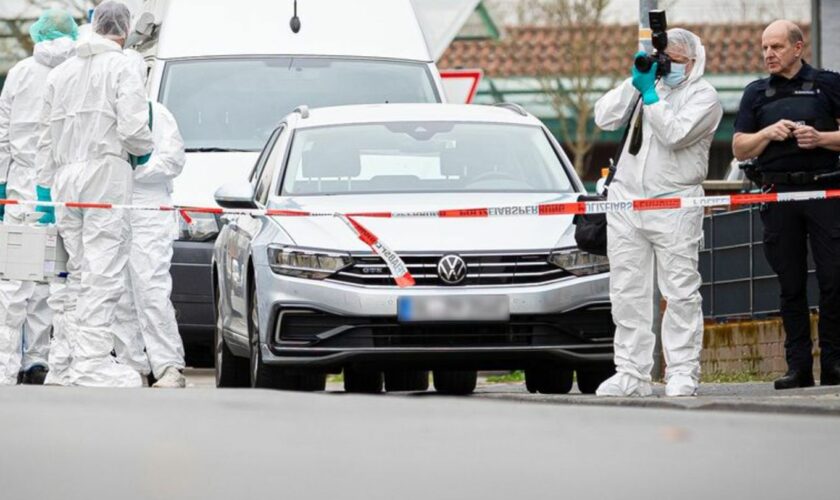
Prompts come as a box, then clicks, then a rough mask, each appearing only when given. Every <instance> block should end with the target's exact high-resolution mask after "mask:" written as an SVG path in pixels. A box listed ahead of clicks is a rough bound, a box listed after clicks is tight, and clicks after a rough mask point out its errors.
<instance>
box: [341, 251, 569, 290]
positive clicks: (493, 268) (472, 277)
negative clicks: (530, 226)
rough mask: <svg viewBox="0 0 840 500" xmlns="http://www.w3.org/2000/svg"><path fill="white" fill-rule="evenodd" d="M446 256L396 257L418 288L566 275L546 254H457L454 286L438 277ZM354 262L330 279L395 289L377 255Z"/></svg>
mask: <svg viewBox="0 0 840 500" xmlns="http://www.w3.org/2000/svg"><path fill="white" fill-rule="evenodd" d="M446 255H449V254H445V253H436V254H422V255H420V254H400V257H401V258H402V260H403V262H405V264H406V266H407V267H408V270H409V272H410V273H411V275H412V276H413V277H414V280H415V281H416V284H417V285H418V286H488V285H524V284H540V283H548V282H551V281H555V280H558V279H560V278H565V277H567V276H570V274H569V273H568V272H567V271H565V270H563V269H561V268H559V267H557V266H555V265H553V264H550V263H549V262H548V255H549V254H548V252H539V253H507V254H469V253H461V254H457V255H459V256H460V257H461V258H462V259H463V260H464V262H465V263H466V265H467V277H466V279H465V280H464V281H462V282H461V283H459V284H457V285H447V284H446V283H444V282H443V280H442V279H441V278H440V276H439V275H438V271H437V267H438V262H440V260H441V258H443V257H444V256H446ZM354 260H355V263H354V264H353V266H352V267H350V268H347V269H345V270H344V271H341V272H339V273H337V274H336V275H334V276H333V277H332V278H330V279H331V280H332V281H340V282H342V283H352V284H355V285H367V286H381V287H390V286H396V284H395V283H394V279H393V277H392V276H391V273H390V271H389V270H388V266H386V265H385V262H384V261H383V260H382V259H381V258H380V257H378V256H370V255H366V256H354Z"/></svg>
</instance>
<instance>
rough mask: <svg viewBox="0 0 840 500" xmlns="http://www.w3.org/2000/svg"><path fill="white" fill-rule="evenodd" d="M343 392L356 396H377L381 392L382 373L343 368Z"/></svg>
mask: <svg viewBox="0 0 840 500" xmlns="http://www.w3.org/2000/svg"><path fill="white" fill-rule="evenodd" d="M344 390H345V391H346V392H353V393H357V394H379V393H380V392H382V372H377V371H372V370H361V369H358V368H345V369H344Z"/></svg>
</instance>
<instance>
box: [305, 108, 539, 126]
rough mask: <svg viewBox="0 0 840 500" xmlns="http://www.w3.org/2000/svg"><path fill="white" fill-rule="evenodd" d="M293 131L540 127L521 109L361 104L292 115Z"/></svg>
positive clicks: (536, 121) (533, 118)
mask: <svg viewBox="0 0 840 500" xmlns="http://www.w3.org/2000/svg"><path fill="white" fill-rule="evenodd" d="M293 115H296V116H295V120H294V127H295V128H311V127H323V126H330V125H348V124H360V123H382V122H395V121H418V122H429V121H457V122H484V123H487V122H489V123H506V124H516V125H532V126H540V125H541V124H542V122H540V120H539V119H537V118H536V117H534V116H532V115H530V114H527V113H524V112H523V111H521V108H517V107H503V106H488V105H481V104H364V105H353V106H334V107H328V108H316V109H311V110H308V116H303V115H301V114H300V113H293Z"/></svg>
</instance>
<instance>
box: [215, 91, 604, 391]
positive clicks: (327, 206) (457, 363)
mask: <svg viewBox="0 0 840 500" xmlns="http://www.w3.org/2000/svg"><path fill="white" fill-rule="evenodd" d="M582 192H584V188H583V185H582V183H581V181H580V179H578V177H577V176H576V175H575V172H574V170H573V169H572V168H571V166H570V163H569V161H568V159H567V157H566V156H565V154H564V153H563V150H562V149H561V148H560V146H559V144H558V143H557V142H556V141H555V139H554V138H553V137H552V135H551V133H550V132H549V131H548V130H547V129H546V128H545V126H543V125H542V123H541V122H540V121H539V120H538V119H536V118H534V117H533V116H531V115H529V114H528V113H526V112H525V111H523V110H522V109H521V108H518V107H516V106H477V105H471V106H461V105H447V104H381V105H365V106H342V107H333V108H320V109H313V110H311V111H310V110H308V109H306V108H305V107H302V108H300V109H298V110H297V111H296V112H294V113H292V114H290V115H288V116H287V117H286V118H285V119H284V120H283V122H282V123H281V124H280V126H279V127H278V128H277V130H276V131H275V132H274V133H273V134H272V136H271V138H270V140H269V141H268V143H267V145H266V146H265V148H264V150H263V151H262V154H261V156H260V158H259V160H258V161H257V163H256V165H255V167H254V169H253V171H252V173H251V175H250V178H249V179H247V180H245V179H243V180H242V181H240V182H237V183H233V184H229V185H225V186H223V187H222V188H220V189H219V190H218V191H217V193H216V200H217V202H218V203H219V205H221V206H222V207H227V208H239V209H243V208H245V209H250V208H256V209H280V210H289V211H305V212H309V213H313V214H315V216H306V217H301V216H266V215H261V214H260V213H256V214H254V213H249V214H242V215H227V216H224V222H225V224H224V227H223V229H222V231H221V233H220V235H219V238H218V240H217V241H216V246H215V251H214V259H213V277H212V279H213V284H214V291H215V294H216V295H215V296H216V316H217V317H216V324H217V327H216V382H217V385H218V386H220V387H239V386H253V387H272V388H281V389H291V390H323V388H324V386H325V378H326V374H328V373H341V372H342V371H343V374H344V385H345V389H346V390H347V391H351V392H365V393H370V392H381V391H382V389H383V384H384V388H385V390H388V391H419V390H426V389H427V388H428V386H429V371H430V370H432V371H433V372H434V377H433V379H434V386H435V389H436V390H437V391H438V392H442V393H448V394H467V393H470V392H472V391H473V390H474V389H475V385H476V371H477V370H490V369H492V370H512V369H524V370H525V374H526V382H527V386H528V389H529V390H531V391H532V392H537V391H538V392H543V393H565V392H569V390H571V388H572V381H573V373H574V371H575V370H576V371H577V382H578V387H579V389H580V390H581V391H582V392H587V393H590V392H594V390H595V388H596V387H597V386H598V384H599V383H600V382H601V381H602V380H604V379H605V378H607V377H608V376H610V375H611V373H612V369H613V367H612V340H613V331H614V326H613V324H612V320H611V318H610V307H609V292H608V276H609V274H608V273H609V266H608V264H607V262H606V260H605V259H604V258H601V257H596V256H593V255H590V254H587V253H584V252H581V251H579V250H578V249H577V248H576V247H575V242H574V226H573V223H572V216H570V215H552V216H540V215H538V214H536V213H535V211H534V207H535V206H537V205H539V204H543V203H556V202H565V201H576V199H577V197H578V195H579V194H581V193H582ZM472 208H490V210H489V211H487V212H486V213H485V212H481V214H482V215H490V216H489V217H486V216H485V217H459V218H439V217H432V216H429V215H430V214H435V213H437V212H439V211H441V210H446V209H472ZM359 212H366V213H369V214H370V213H375V214H374V215H379V216H376V217H372V216H359V217H354V218H353V220H354V221H355V222H357V223H358V224H360V225H361V226H363V227H364V229H366V230H367V231H369V232H370V233H372V234H373V235H375V237H377V238H378V239H379V241H380V242H382V243H383V244H385V245H387V246H388V247H389V248H391V249H393V251H394V252H395V253H396V254H397V255H398V256H399V257H400V258H401V260H402V262H403V263H404V264H405V265H406V266H407V268H408V271H409V272H410V273H411V275H412V277H413V279H414V282H415V284H414V286H410V287H400V286H398V285H397V283H396V281H395V277H394V276H393V275H392V272H391V271H390V269H389V267H388V265H387V264H386V262H385V261H384V260H383V259H382V258H381V257H380V256H379V255H378V254H377V253H375V252H374V250H373V249H372V247H371V246H370V245H369V244H368V243H370V241H368V243H365V242H364V241H362V239H360V238H359V235H358V234H357V233H356V232H354V231H353V230H352V229H351V227H350V226H349V225H348V220H347V219H344V218H342V217H338V216H333V215H332V214H352V213H359ZM392 212H399V213H401V214H403V215H411V214H413V215H415V216H413V217H412V216H403V217H386V216H384V215H385V214H386V213H392ZM420 215H425V216H420Z"/></svg>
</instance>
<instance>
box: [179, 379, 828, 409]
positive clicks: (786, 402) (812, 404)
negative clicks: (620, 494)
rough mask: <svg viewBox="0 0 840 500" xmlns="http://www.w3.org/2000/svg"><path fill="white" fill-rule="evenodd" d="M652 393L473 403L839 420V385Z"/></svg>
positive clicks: (335, 386)
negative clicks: (669, 394) (678, 395)
mask: <svg viewBox="0 0 840 500" xmlns="http://www.w3.org/2000/svg"><path fill="white" fill-rule="evenodd" d="M187 379H188V383H189V386H190V387H204V388H209V387H213V386H214V384H215V381H214V379H213V371H212V370H190V371H188V372H187ZM653 390H654V395H653V397H649V398H596V397H593V396H591V395H585V394H580V392H579V391H578V390H577V388H576V387H575V388H574V389H572V393H570V394H567V395H544V394H529V393H528V391H527V390H526V389H525V384H524V383H497V384H490V383H487V382H486V380H484V379H479V386H478V388H477V390H476V393H475V394H474V395H473V396H472V398H473V399H495V400H507V401H518V402H523V403H546V404H562V405H586V406H625V407H626V406H629V407H641V408H664V409H677V410H718V411H745V412H759V413H794V414H812V415H826V416H829V415H834V416H840V386H829V387H819V386H817V387H810V388H807V389H794V390H787V391H776V390H775V389H773V384H772V383H770V382H755V383H738V384H732V383H729V384H702V385H701V386H700V391H699V394H698V396H697V397H691V398H668V397H665V386H664V385H663V384H654V387H653ZM327 392H329V393H336V392H343V386H342V384H340V383H330V384H328V386H327ZM433 395H434V391H429V392H427V393H422V394H420V393H411V394H408V396H410V397H427V396H433ZM399 396H406V394H399Z"/></svg>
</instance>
